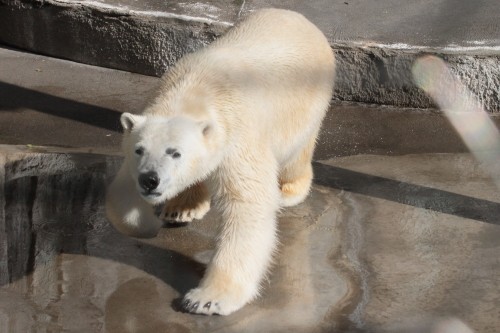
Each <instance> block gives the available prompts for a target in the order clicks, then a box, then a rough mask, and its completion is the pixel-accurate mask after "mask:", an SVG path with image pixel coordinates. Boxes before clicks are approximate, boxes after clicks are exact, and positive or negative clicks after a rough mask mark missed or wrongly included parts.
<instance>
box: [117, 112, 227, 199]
mask: <svg viewBox="0 0 500 333" xmlns="http://www.w3.org/2000/svg"><path fill="white" fill-rule="evenodd" d="M120 120H121V123H122V126H123V129H124V132H125V137H124V141H123V150H124V153H125V158H126V160H125V163H128V167H129V172H130V175H131V177H132V178H133V179H134V181H135V184H136V187H137V190H138V191H139V193H140V195H141V196H142V198H144V200H146V201H147V202H149V203H151V204H160V203H162V202H164V201H165V200H168V199H171V198H173V197H175V196H176V195H177V194H178V193H180V192H182V191H183V190H184V189H186V188H188V187H189V186H191V185H193V184H195V183H196V182H199V181H201V180H203V179H204V178H206V177H207V176H208V174H209V173H210V172H212V171H213V170H214V169H215V168H216V167H217V165H218V160H219V158H218V155H219V154H218V153H217V152H216V151H215V150H216V146H217V145H214V142H213V141H214V136H215V134H214V133H213V132H214V124H213V123H212V122H210V121H200V120H196V119H193V118H190V117H187V116H173V117H163V116H155V115H147V116H142V115H132V114H130V113H123V114H122V116H121V118H120Z"/></svg>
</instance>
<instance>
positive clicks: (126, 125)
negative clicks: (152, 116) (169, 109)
mask: <svg viewBox="0 0 500 333" xmlns="http://www.w3.org/2000/svg"><path fill="white" fill-rule="evenodd" d="M143 119H144V116H139V115H134V114H131V113H128V112H124V113H122V115H121V117H120V122H121V123H122V127H123V130H124V131H125V132H126V133H129V132H131V131H132V130H133V129H134V127H135V126H137V125H138V124H139V123H140V122H142V121H143Z"/></svg>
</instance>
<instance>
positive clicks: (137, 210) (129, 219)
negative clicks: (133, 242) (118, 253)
mask: <svg viewBox="0 0 500 333" xmlns="http://www.w3.org/2000/svg"><path fill="white" fill-rule="evenodd" d="M106 216H107V218H108V220H109V221H110V222H111V224H112V225H113V226H114V227H115V228H116V229H117V230H118V231H120V232H121V233H123V234H125V235H128V236H132V237H139V238H151V237H154V236H156V234H158V231H159V230H160V228H161V226H162V224H163V223H162V222H161V220H160V219H159V218H158V217H156V215H155V214H154V208H153V207H152V206H151V205H150V204H148V203H147V202H146V201H144V200H143V199H142V198H141V197H140V195H139V192H138V191H137V188H136V186H135V183H134V180H133V179H132V177H131V176H130V174H129V173H128V165H127V161H126V160H125V162H124V163H123V165H122V167H121V168H120V171H119V172H118V174H117V175H116V177H115V179H114V180H113V182H112V183H111V185H110V186H109V187H108V191H107V194H106Z"/></svg>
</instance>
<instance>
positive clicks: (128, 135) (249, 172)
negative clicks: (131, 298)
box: [106, 9, 335, 315]
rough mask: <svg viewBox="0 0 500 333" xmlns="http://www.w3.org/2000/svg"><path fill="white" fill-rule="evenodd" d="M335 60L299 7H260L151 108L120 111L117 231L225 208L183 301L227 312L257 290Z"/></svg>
mask: <svg viewBox="0 0 500 333" xmlns="http://www.w3.org/2000/svg"><path fill="white" fill-rule="evenodd" d="M334 72H335V59H334V55H333V52H332V50H331V48H330V45H329V43H328V41H327V40H326V38H325V36H324V35H323V34H322V33H321V31H320V30H318V29H317V28H316V27H315V26H314V25H313V24H312V23H310V22H309V21H308V20H307V19H305V18H304V17H303V16H302V15H300V14H298V13H295V12H291V11H287V10H278V9H265V10H259V11H256V12H254V13H253V14H251V15H249V16H248V18H247V19H245V20H243V21H241V22H240V23H239V24H237V25H236V26H235V27H234V28H233V29H231V30H230V31H229V32H228V33H227V34H226V35H225V36H223V37H221V38H220V39H219V40H217V41H216V42H214V43H213V44H211V45H210V46H208V47H206V48H204V49H202V50H200V51H198V52H195V53H193V54H189V55H186V56H185V57H184V58H182V59H181V60H180V61H179V62H178V63H177V64H176V65H175V66H174V67H173V68H172V69H170V70H169V71H168V72H167V73H166V74H165V76H164V77H163V78H162V86H161V88H160V91H159V94H158V97H157V98H156V99H155V100H154V101H153V103H152V104H151V105H150V106H148V107H147V108H146V110H145V111H144V113H143V115H132V114H128V113H124V114H123V115H122V117H121V122H122V125H123V128H124V131H125V136H124V141H123V149H124V153H125V161H124V164H123V166H122V168H121V170H120V171H119V173H118V175H117V177H116V178H115V180H114V182H113V183H112V184H111V185H110V188H109V189H108V195H107V203H106V208H107V215H108V218H109V220H110V221H111V222H112V223H113V225H114V226H115V227H116V228H117V229H118V230H120V231H122V232H124V233H126V234H128V235H132V236H136V237H152V236H154V235H155V234H156V233H157V232H158V230H159V228H160V227H161V225H162V222H161V221H160V219H159V218H157V217H156V216H155V214H154V211H153V205H156V204H161V203H163V202H165V201H167V202H166V204H165V208H164V215H165V218H166V219H173V220H175V221H190V220H192V219H193V218H201V217H203V215H204V214H205V213H206V212H207V211H208V209H209V207H210V199H212V200H213V202H214V206H215V207H216V209H218V211H219V212H220V214H221V216H222V225H221V228H220V231H219V236H218V241H217V246H216V249H215V254H214V257H213V258H212V260H211V262H210V264H209V266H208V268H207V271H206V273H205V276H204V278H203V279H202V281H201V282H200V285H199V287H198V288H195V289H193V290H191V291H190V292H188V293H187V294H186V295H185V297H184V301H183V306H184V308H185V310H187V311H189V312H192V313H201V314H214V313H217V314H221V315H227V314H230V313H232V312H233V311H236V310H238V309H240V308H241V307H242V306H243V305H245V304H246V303H247V302H249V301H251V300H252V299H254V298H255V297H256V296H257V295H258V293H259V286H260V282H261V280H262V278H263V276H264V275H265V273H266V271H267V269H268V267H269V265H270V262H271V258H272V254H273V251H274V250H275V246H276V242H277V239H276V213H277V211H278V210H279V209H280V207H284V206H292V205H295V204H298V203H300V202H301V201H303V200H304V199H305V197H306V196H307V194H308V192H309V190H310V186H311V181H312V177H313V172H312V166H311V159H312V155H313V150H314V146H315V142H316V138H317V136H318V132H319V129H320V126H321V121H322V119H323V117H324V115H325V113H326V111H327V109H328V106H329V102H330V99H331V95H332V89H333V82H334Z"/></svg>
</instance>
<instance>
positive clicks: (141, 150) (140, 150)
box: [135, 147, 144, 156]
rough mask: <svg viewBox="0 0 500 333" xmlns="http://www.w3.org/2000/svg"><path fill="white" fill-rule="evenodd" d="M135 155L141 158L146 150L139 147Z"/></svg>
mask: <svg viewBox="0 0 500 333" xmlns="http://www.w3.org/2000/svg"><path fill="white" fill-rule="evenodd" d="M135 153H136V154H137V155H139V156H141V155H142V154H143V153H144V148H142V147H139V148H137V149H136V150H135Z"/></svg>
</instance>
